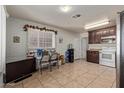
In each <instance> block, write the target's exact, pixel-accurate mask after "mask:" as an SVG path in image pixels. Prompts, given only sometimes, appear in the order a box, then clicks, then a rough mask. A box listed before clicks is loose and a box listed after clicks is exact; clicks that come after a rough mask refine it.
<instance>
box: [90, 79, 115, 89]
mask: <svg viewBox="0 0 124 93" xmlns="http://www.w3.org/2000/svg"><path fill="white" fill-rule="evenodd" d="M112 84H113V83H112V82H109V81H108V80H104V79H96V80H94V81H93V82H92V83H90V84H89V85H88V87H91V88H111V86H112Z"/></svg>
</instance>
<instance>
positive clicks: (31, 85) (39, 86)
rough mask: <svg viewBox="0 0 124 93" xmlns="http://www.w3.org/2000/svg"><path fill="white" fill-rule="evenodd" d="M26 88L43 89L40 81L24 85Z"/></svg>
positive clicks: (36, 80) (32, 81) (34, 80)
mask: <svg viewBox="0 0 124 93" xmlns="http://www.w3.org/2000/svg"><path fill="white" fill-rule="evenodd" d="M23 86H24V88H41V87H43V86H42V85H41V83H40V81H39V80H38V79H33V80H31V81H28V82H24V83H23Z"/></svg>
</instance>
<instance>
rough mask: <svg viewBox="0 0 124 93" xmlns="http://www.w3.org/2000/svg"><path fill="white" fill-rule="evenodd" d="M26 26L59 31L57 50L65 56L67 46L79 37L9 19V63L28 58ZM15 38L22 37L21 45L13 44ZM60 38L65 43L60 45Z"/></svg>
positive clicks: (70, 33)
mask: <svg viewBox="0 0 124 93" xmlns="http://www.w3.org/2000/svg"><path fill="white" fill-rule="evenodd" d="M25 24H30V25H36V26H39V27H47V28H50V29H55V30H57V31H58V34H57V36H56V40H57V43H56V50H57V52H59V53H61V54H65V51H66V49H67V45H68V44H69V43H73V40H74V38H76V37H77V33H74V32H69V31H65V30H62V29H59V28H55V27H51V26H46V25H43V24H39V23H35V22H31V21H27V20H23V19H17V18H14V17H10V18H8V19H7V52H6V53H7V63H9V62H13V61H16V60H21V59H24V58H25V57H26V52H27V32H25V31H23V26H24V25H25ZM13 36H19V37H20V43H13ZM59 38H63V43H61V44H60V43H59Z"/></svg>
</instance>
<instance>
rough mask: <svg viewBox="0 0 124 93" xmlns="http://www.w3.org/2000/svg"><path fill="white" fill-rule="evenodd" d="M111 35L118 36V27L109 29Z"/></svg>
mask: <svg viewBox="0 0 124 93" xmlns="http://www.w3.org/2000/svg"><path fill="white" fill-rule="evenodd" d="M109 34H110V35H116V27H111V28H110V29H109Z"/></svg>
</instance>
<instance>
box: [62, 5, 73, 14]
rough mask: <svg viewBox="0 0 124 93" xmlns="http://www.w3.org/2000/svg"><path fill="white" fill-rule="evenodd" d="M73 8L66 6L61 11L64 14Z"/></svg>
mask: <svg viewBox="0 0 124 93" xmlns="http://www.w3.org/2000/svg"><path fill="white" fill-rule="evenodd" d="M71 8H72V7H71V6H68V5H65V6H60V9H61V11H63V12H68V11H70V10H71Z"/></svg>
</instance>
